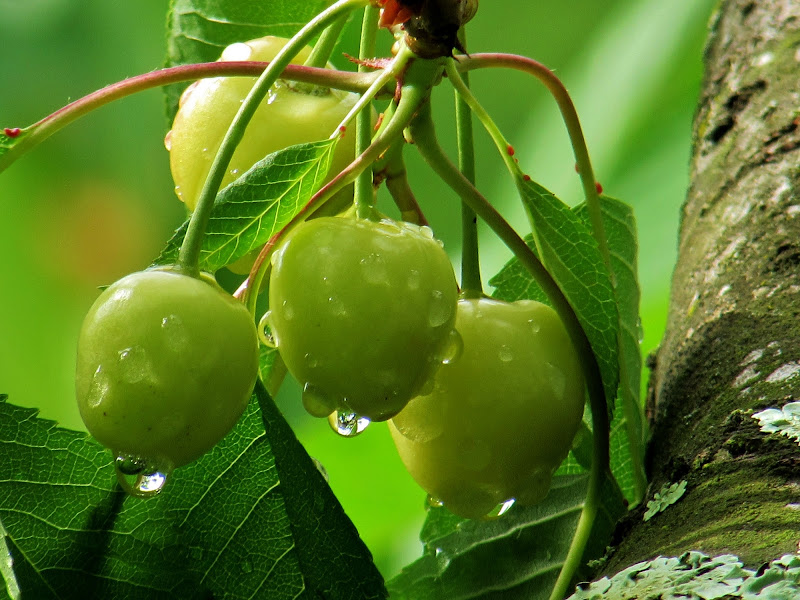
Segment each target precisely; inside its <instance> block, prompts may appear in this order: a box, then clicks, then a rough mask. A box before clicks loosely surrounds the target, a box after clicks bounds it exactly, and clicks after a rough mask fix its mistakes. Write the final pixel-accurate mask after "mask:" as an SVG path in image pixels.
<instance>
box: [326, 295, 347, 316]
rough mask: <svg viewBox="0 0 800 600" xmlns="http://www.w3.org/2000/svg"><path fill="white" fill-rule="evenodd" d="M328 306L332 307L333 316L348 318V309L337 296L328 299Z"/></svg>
mask: <svg viewBox="0 0 800 600" xmlns="http://www.w3.org/2000/svg"><path fill="white" fill-rule="evenodd" d="M328 306H329V307H330V311H331V314H332V315H333V316H334V317H346V316H347V309H346V308H345V306H344V304H343V303H342V301H341V300H339V299H338V298H337V297H336V296H330V297H329V298H328Z"/></svg>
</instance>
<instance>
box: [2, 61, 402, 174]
mask: <svg viewBox="0 0 800 600" xmlns="http://www.w3.org/2000/svg"><path fill="white" fill-rule="evenodd" d="M269 64H270V63H268V62H257V61H237V62H212V63H198V64H193V65H181V66H178V67H169V68H166V69H159V70H158V71H152V72H150V73H143V74H141V75H136V76H135V77H130V78H128V79H123V80H122V81H118V82H116V83H112V84H111V85H108V86H106V87H104V88H102V89H99V90H97V91H95V92H92V93H91V94H88V95H86V96H84V97H82V98H79V99H78V100H75V101H74V102H71V103H69V104H67V105H66V106H64V107H62V108H60V109H58V110H57V111H55V112H54V113H52V114H50V115H48V116H46V117H45V118H43V119H41V120H40V121H37V122H36V123H34V124H33V125H31V126H29V127H26V128H25V129H23V130H21V131H22V132H25V133H26V134H27V135H24V136H20V141H19V142H18V143H16V144H14V145H13V146H12V147H11V148H9V150H8V151H7V152H6V153H5V154H2V155H0V172H2V171H4V170H5V169H6V168H8V167H9V166H10V165H11V164H12V163H13V162H14V161H15V160H17V159H18V158H20V157H21V156H22V155H23V154H25V152H27V151H29V150H31V149H33V148H34V147H36V146H37V145H39V144H40V143H41V142H43V141H44V140H46V139H47V138H49V137H50V136H51V135H53V134H54V133H56V132H57V131H60V130H61V129H63V128H64V127H66V126H67V125H69V124H70V123H72V122H73V121H76V120H77V119H79V118H80V117H82V116H84V115H86V114H88V113H90V112H92V111H93V110H96V109H98V108H100V107H102V106H105V105H106V104H109V103H111V102H113V101H115V100H120V99H122V98H125V97H127V96H130V95H132V94H135V93H137V92H143V91H145V90H149V89H152V88H156V87H160V86H163V85H169V84H172V83H181V82H184V81H195V80H197V79H204V78H207V77H237V76H249V77H257V76H259V75H261V74H262V73H263V72H264V70H265V69H266V68H267V67H269ZM281 77H282V78H283V79H289V80H292V81H299V82H303V83H310V84H314V85H320V86H326V87H331V88H335V89H340V90H345V91H349V92H359V93H363V92H364V91H365V90H367V89H369V87H370V85H372V83H373V82H374V80H375V79H376V78H377V77H378V74H377V73H350V72H346V71H334V70H332V69H318V68H314V67H305V66H299V65H289V66H288V67H287V68H286V69H285V70H284V71H283V73H281ZM392 91H393V90H392Z"/></svg>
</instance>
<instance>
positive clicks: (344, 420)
mask: <svg viewBox="0 0 800 600" xmlns="http://www.w3.org/2000/svg"><path fill="white" fill-rule="evenodd" d="M328 423H329V424H330V426H331V429H333V430H334V431H335V432H336V433H338V434H339V435H341V436H342V437H355V436H357V435H358V434H359V433H361V432H363V431H364V430H365V429H366V428H367V427H368V426H369V424H370V420H369V419H368V418H367V417H361V416H359V415H357V414H356V413H354V412H346V411H340V410H337V411H336V412H334V413H331V414H330V415H329V416H328Z"/></svg>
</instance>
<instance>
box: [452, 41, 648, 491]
mask: <svg viewBox="0 0 800 600" xmlns="http://www.w3.org/2000/svg"><path fill="white" fill-rule="evenodd" d="M487 67H506V68H510V69H516V70H518V71H522V72H524V73H528V74H530V75H533V76H534V77H536V78H537V79H538V80H539V81H541V82H542V83H543V84H544V85H545V86H546V87H547V89H548V90H549V91H550V93H551V94H552V96H553V98H554V99H555V101H556V103H557V104H558V108H559V110H560V111H561V117H562V118H563V120H564V124H565V125H566V127H567V133H568V134H569V138H570V142H571V143H572V148H573V152H574V154H575V164H576V166H577V169H578V173H579V174H580V177H581V184H582V186H583V194H584V197H585V199H586V208H587V210H588V212H589V219H590V222H591V224H592V234H593V235H594V238H595V240H596V241H597V245H598V247H599V248H600V253H601V255H602V257H603V262H604V263H605V265H606V268H607V269H608V272H609V275H610V277H611V282H612V285H613V286H614V288H615V289H616V278H615V277H614V271H613V270H612V269H611V253H610V251H609V247H608V242H607V238H606V233H605V227H604V225H603V216H602V209H601V207H600V198H599V192H598V188H597V184H596V181H595V176H594V171H593V170H592V163H591V160H590V159H589V150H588V148H587V147H586V140H585V138H584V136H583V129H582V128H581V123H580V120H579V119H578V113H577V111H576V110H575V105H574V103H573V102H572V99H571V98H570V95H569V92H567V89H566V88H565V87H564V84H563V83H562V82H561V80H560V79H559V78H558V77H556V76H555V74H554V73H553V72H552V71H551V70H550V69H548V68H547V67H545V66H544V65H543V64H541V63H539V62H537V61H535V60H533V59H530V58H527V57H524V56H517V55H515V54H473V55H472V56H470V57H459V61H458V66H457V69H458V70H459V71H462V72H464V73H467V72H469V71H471V70H474V69H481V68H487ZM448 75H449V72H448ZM495 129H496V127H495ZM498 133H499V132H498ZM490 134H491V131H490ZM617 344H618V345H619V344H621V336H620V335H618V336H617ZM620 355H622V350H621V348H620ZM619 369H620V380H621V381H623V382H624V381H627V380H628V366H627V363H626V362H625V361H620V367H619ZM622 406H623V413H624V415H625V422H626V427H627V434H628V435H627V437H628V442H629V444H630V451H631V456H632V457H633V461H634V468H633V483H634V487H635V491H636V503H638V502H641V500H642V498H644V494H645V491H646V489H647V475H646V473H645V470H644V464H643V458H644V443H645V442H644V435H643V433H644V427H645V425H644V424H645V419H644V415H643V413H642V409H641V406H640V405H639V404H636V403H633V402H623V403H622ZM636 424H641V428H640V430H641V432H642V434H641V435H640V434H639V433H638V432H637V430H636Z"/></svg>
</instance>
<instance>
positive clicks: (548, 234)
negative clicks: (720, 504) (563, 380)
mask: <svg viewBox="0 0 800 600" xmlns="http://www.w3.org/2000/svg"><path fill="white" fill-rule="evenodd" d="M525 189H526V190H527V191H526V207H527V208H529V210H530V212H531V215H532V216H531V218H532V219H533V221H534V223H536V224H537V227H538V230H539V236H540V242H541V244H542V252H543V254H544V257H545V263H546V264H547V265H548V268H549V269H551V274H552V275H553V277H554V278H555V279H556V281H557V282H558V283H559V285H560V286H561V287H562V289H563V291H564V293H565V295H566V296H567V298H568V299H569V300H570V303H571V304H572V305H573V308H574V309H575V311H576V313H577V314H578V317H579V319H580V320H581V324H582V325H584V326H586V325H585V324H586V322H587V321H588V322H590V326H589V327H587V328H586V332H587V335H589V338H590V341H591V342H592V348H593V349H594V350H595V353H596V354H597V356H598V362H599V364H600V367H601V370H602V372H603V379H604V383H605V390H606V397H607V398H611V399H613V403H612V408H613V411H612V414H613V420H612V422H611V429H610V438H611V440H610V451H611V469H612V472H613V473H614V476H615V477H616V479H617V481H618V483H619V485H620V487H621V488H622V491H623V493H624V494H625V497H626V498H627V499H628V501H629V502H635V501H637V500H639V498H638V497H637V491H636V490H637V488H636V480H637V472H638V474H639V475H638V477H639V479H640V480H643V479H642V478H643V477H644V466H643V458H644V456H643V448H644V436H645V434H644V425H643V419H642V413H641V405H640V402H639V390H640V377H641V353H640V351H639V327H640V325H639V284H638V280H637V266H636V265H637V263H636V255H637V251H638V242H637V239H636V222H635V220H634V217H633V212H632V209H631V208H630V207H629V206H627V205H626V204H624V203H623V202H620V201H619V200H615V199H614V198H610V197H607V196H603V197H601V198H600V206H601V211H602V215H603V224H604V225H605V229H606V236H607V238H608V244H609V248H610V254H611V269H612V271H613V273H614V280H615V283H614V287H613V289H612V288H611V287H610V286H611V281H610V279H609V278H608V275H607V271H605V267H604V265H603V261H602V257H601V256H600V251H599V249H598V248H597V244H596V243H595V242H594V239H593V238H592V236H591V230H590V225H589V221H588V214H587V210H586V207H585V205H583V204H581V205H579V206H577V207H575V208H574V209H573V210H572V211H570V210H569V209H568V208H567V206H566V205H565V204H563V203H561V202H560V201H559V200H558V199H556V198H555V197H554V196H553V195H552V194H550V193H549V192H547V190H545V189H544V188H542V187H541V186H539V185H538V184H535V183H533V182H528V185H527V187H526V188H525ZM525 241H526V242H527V243H528V245H529V246H530V247H532V248H534V243H533V238H532V236H528V237H526V238H525ZM547 257H550V258H549V259H548V258H547ZM584 261H585V262H584ZM570 268H575V271H573V273H572V274H571V275H568V276H565V274H564V271H565V270H568V269H570ZM600 271H602V272H604V273H605V276H601V277H595V275H594V273H597V272H600ZM489 283H490V285H493V286H495V288H496V289H495V291H494V294H493V295H494V296H495V297H497V298H500V299H502V300H506V301H509V302H513V301H515V300H521V299H530V300H539V301H540V302H547V299H546V298H545V296H544V293H543V292H542V291H541V289H540V288H539V286H538V285H537V284H536V282H535V281H534V280H533V278H532V277H531V276H530V275H529V274H528V272H527V271H526V270H525V268H524V267H523V266H522V265H521V264H520V263H519V261H517V260H516V259H512V260H511V261H509V262H508V263H507V264H506V265H505V266H504V267H503V268H502V269H501V270H500V272H499V273H498V274H497V275H496V276H495V277H493V278H492V279H491V280H490V281H489ZM593 285H594V286H595V287H594V289H593V290H591V291H588V290H582V289H581V288H582V286H593ZM609 291H611V296H610V297H609ZM592 295H594V296H596V297H597V301H598V302H599V304H598V305H597V306H595V307H593V306H592V302H593V299H592ZM573 299H574V300H573ZM609 303H614V304H615V305H616V307H617V309H616V310H614V311H610V310H608V305H609ZM591 319H596V320H595V322H594V323H591V321H590V320H591ZM609 319H612V320H617V321H616V322H615V324H609ZM610 330H613V331H614V332H619V340H618V341H617V340H616V339H612V338H611V336H610V333H609V332H610ZM617 343H619V346H617ZM599 350H600V351H602V352H603V356H605V358H604V359H603V356H601V355H600V354H599ZM616 364H619V374H620V376H621V379H620V381H619V388H618V389H614V390H613V393H612V390H611V383H612V382H613V381H614V379H613V378H612V379H611V380H609V378H608V377H609V375H610V374H611V370H612V368H616V367H614V365H616ZM609 394H611V395H609ZM631 440H634V444H633V445H632V444H631ZM632 448H638V450H637V451H634V450H632ZM576 470H579V467H576V465H575V462H574V458H573V456H572V453H570V457H568V459H567V462H566V463H565V465H562V471H561V472H565V471H566V472H575V471H576Z"/></svg>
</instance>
